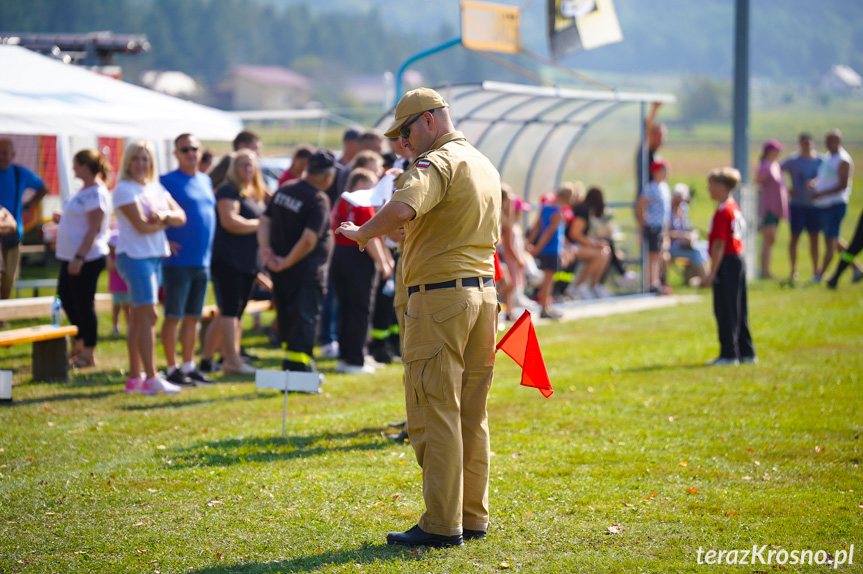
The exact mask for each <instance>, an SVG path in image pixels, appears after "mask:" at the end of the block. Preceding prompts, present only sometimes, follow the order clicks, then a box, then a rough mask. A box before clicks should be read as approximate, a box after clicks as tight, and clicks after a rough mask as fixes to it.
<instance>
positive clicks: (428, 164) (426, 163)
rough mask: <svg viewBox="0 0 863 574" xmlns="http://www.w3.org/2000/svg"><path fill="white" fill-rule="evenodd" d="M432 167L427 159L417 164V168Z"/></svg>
mask: <svg viewBox="0 0 863 574" xmlns="http://www.w3.org/2000/svg"><path fill="white" fill-rule="evenodd" d="M430 165H431V162H430V161H429V160H427V159H421V160H419V161H418V162H417V167H428V166H430Z"/></svg>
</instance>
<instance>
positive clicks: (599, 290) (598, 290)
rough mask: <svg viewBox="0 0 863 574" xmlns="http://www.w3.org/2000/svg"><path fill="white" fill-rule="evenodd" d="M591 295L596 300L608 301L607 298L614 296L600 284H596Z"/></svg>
mask: <svg viewBox="0 0 863 574" xmlns="http://www.w3.org/2000/svg"><path fill="white" fill-rule="evenodd" d="M593 294H594V295H596V298H597V299H608V298H609V297H613V296H614V295H612V294H611V293H610V292H609V291H608V289H606V288H605V286H604V285H602V284H601V283H597V284H596V285H594V286H593Z"/></svg>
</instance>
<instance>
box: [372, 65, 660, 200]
mask: <svg viewBox="0 0 863 574" xmlns="http://www.w3.org/2000/svg"><path fill="white" fill-rule="evenodd" d="M435 89H436V90H437V91H438V92H439V93H440V94H441V95H442V96H443V97H444V99H445V100H446V101H447V102H448V103H449V106H450V115H451V117H452V119H453V123H454V124H455V127H456V129H457V130H459V131H461V132H462V133H464V135H465V137H466V138H467V139H468V141H469V142H471V143H472V144H473V145H474V146H475V147H476V148H477V149H479V150H480V151H481V152H482V153H483V154H484V155H485V156H486V157H488V158H489V159H490V160H491V161H492V163H494V165H495V167H497V169H498V171H499V172H500V175H501V179H502V180H503V181H505V182H507V183H508V184H509V185H510V186H512V189H513V191H515V192H516V193H517V194H518V195H519V196H521V197H523V198H524V199H526V200H527V201H530V202H534V203H535V202H537V201H538V200H539V198H540V197H541V196H542V195H543V194H544V193H547V192H549V191H553V190H554V189H556V188H557V186H558V185H559V184H560V182H561V181H563V179H564V175H565V169H566V166H567V161H568V160H569V158H570V156H572V155H576V154H578V145H579V142H580V141H581V140H582V138H583V136H584V135H585V133H587V132H588V131H589V130H590V129H591V128H593V127H594V126H595V125H596V124H597V123H599V122H600V121H601V120H602V119H603V118H605V117H606V116H608V115H609V114H611V113H612V112H614V111H616V110H618V109H620V108H622V107H633V106H635V107H636V108H637V107H638V106H639V105H642V104H646V103H650V102H673V101H674V96H672V95H670V94H650V93H624V92H617V91H599V90H573V89H565V88H553V87H539V86H529V85H523V84H509V83H502V82H483V83H479V84H460V85H445V86H440V87H437V88H435ZM394 113H395V109H393V110H391V111H390V112H389V113H387V114H386V115H384V117H382V118H381V119H380V120H379V121H378V123H377V128H378V129H381V130H385V129H386V128H387V127H389V125H390V123H391V122H392V120H393V115H394ZM640 132H641V122H640V121H636V123H635V125H633V126H632V133H633V134H638V133H640ZM634 151H635V150H632V152H630V151H626V154H627V155H628V156H631V157H632V158H634V155H633V154H634Z"/></svg>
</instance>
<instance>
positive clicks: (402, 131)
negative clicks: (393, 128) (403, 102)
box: [399, 112, 425, 139]
mask: <svg viewBox="0 0 863 574" xmlns="http://www.w3.org/2000/svg"><path fill="white" fill-rule="evenodd" d="M424 113H425V112H420V113H419V114H418V115H416V116H414V119H412V120H411V121H409V122H408V123H406V124H405V125H403V126H402V127H400V128H399V135H400V136H401V137H403V138H404V139H408V138H409V137H411V124H412V123H414V122H415V121H417V120H418V119H420V118H421V117H423V114H424Z"/></svg>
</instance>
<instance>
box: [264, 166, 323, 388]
mask: <svg viewBox="0 0 863 574" xmlns="http://www.w3.org/2000/svg"><path fill="white" fill-rule="evenodd" d="M335 176H336V168H335V159H334V158H333V155H332V154H331V153H330V152H328V151H326V150H318V151H317V152H315V153H314V154H312V155H311V156H310V157H309V163H308V166H307V167H306V171H305V173H304V174H303V177H302V178H301V179H299V180H298V181H296V182H293V183H289V184H288V185H285V186H284V187H282V188H280V189H279V190H278V191H277V192H276V194H275V195H274V196H273V198H272V200H271V201H270V204H269V206H267V210H266V212H265V213H264V215H263V216H262V217H261V224H260V227H259V228H258V243H259V245H260V246H261V256H262V258H263V261H264V265H266V266H267V267H268V268H269V269H270V271H271V273H272V278H273V302H274V303H275V305H276V313H277V315H278V324H279V336H280V338H281V340H282V347H283V348H284V349H285V360H284V361H282V368H283V369H285V370H289V371H307V372H314V371H315V364H314V361H312V350H313V348H314V345H315V331H316V330H317V328H318V321H319V320H320V315H321V304H322V302H323V299H324V287H325V286H326V284H327V269H328V266H329V259H330V255H331V253H332V250H333V233H332V230H331V220H330V200H329V198H328V197H327V195H326V193H325V190H326V189H327V188H328V187H330V185H332V183H333V179H334V178H335Z"/></svg>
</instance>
